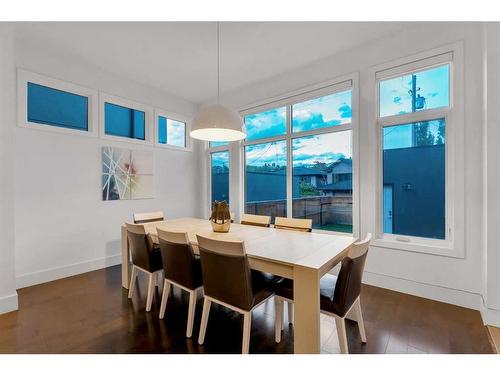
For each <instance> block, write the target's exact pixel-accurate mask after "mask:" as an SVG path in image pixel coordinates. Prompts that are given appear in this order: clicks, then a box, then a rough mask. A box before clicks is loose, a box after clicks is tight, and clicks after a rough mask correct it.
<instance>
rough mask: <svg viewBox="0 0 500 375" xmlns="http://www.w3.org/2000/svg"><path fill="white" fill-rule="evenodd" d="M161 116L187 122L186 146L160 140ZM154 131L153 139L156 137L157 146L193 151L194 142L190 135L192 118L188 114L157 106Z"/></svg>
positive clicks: (155, 143)
mask: <svg viewBox="0 0 500 375" xmlns="http://www.w3.org/2000/svg"><path fill="white" fill-rule="evenodd" d="M160 116H162V117H165V118H167V119H170V120H174V121H179V122H183V123H184V124H185V133H184V144H185V146H184V147H181V146H175V145H171V144H168V143H160V142H159V137H158V117H160ZM153 132H154V135H153V139H154V145H155V147H160V148H164V149H169V150H176V151H189V152H192V151H193V142H192V140H191V137H190V135H189V134H190V133H191V120H190V119H189V118H188V117H186V116H183V115H180V114H178V113H174V112H170V111H166V110H163V109H158V108H156V109H155V110H154V120H153Z"/></svg>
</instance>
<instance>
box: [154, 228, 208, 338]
mask: <svg viewBox="0 0 500 375" xmlns="http://www.w3.org/2000/svg"><path fill="white" fill-rule="evenodd" d="M157 232H158V240H159V242H160V251H161V257H162V260H163V271H164V275H165V280H164V282H163V295H162V298H161V307H160V319H163V317H164V315H165V309H166V307H167V300H168V295H169V292H170V286H171V285H175V286H177V287H179V288H181V289H182V290H185V291H187V292H188V293H189V309H188V321H187V328H186V337H191V335H192V334H193V322H194V313H195V309H196V295H197V291H198V290H200V289H201V288H203V281H202V278H201V263H200V258H199V257H197V256H196V255H195V254H194V252H193V249H192V248H191V245H190V243H189V238H188V235H187V233H178V232H177V233H176V232H167V231H164V230H161V229H157Z"/></svg>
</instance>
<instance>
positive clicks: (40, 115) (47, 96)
mask: <svg viewBox="0 0 500 375" xmlns="http://www.w3.org/2000/svg"><path fill="white" fill-rule="evenodd" d="M28 121H29V122H35V123H37V124H45V125H52V126H58V127H62V128H69V129H77V130H83V131H87V130H88V98H87V97H86V96H81V95H76V94H72V93H70V92H66V91H61V90H56V89H53V88H50V87H46V86H41V85H37V84H35V83H31V82H28Z"/></svg>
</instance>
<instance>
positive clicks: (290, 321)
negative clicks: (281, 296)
mask: <svg viewBox="0 0 500 375" xmlns="http://www.w3.org/2000/svg"><path fill="white" fill-rule="evenodd" d="M286 304H287V308H288V324H290V325H293V302H288V301H287V303H286Z"/></svg>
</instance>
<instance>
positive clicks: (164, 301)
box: [160, 280, 171, 319]
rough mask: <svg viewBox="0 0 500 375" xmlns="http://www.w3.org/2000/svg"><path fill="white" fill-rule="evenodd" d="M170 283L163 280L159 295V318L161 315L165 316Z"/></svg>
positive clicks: (161, 317)
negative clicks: (161, 290)
mask: <svg viewBox="0 0 500 375" xmlns="http://www.w3.org/2000/svg"><path fill="white" fill-rule="evenodd" d="M170 285H171V284H170V283H169V282H168V281H167V280H164V281H163V293H162V296H161V305H160V319H163V317H164V316H165V310H166V308H167V301H168V296H169V291H170V289H171V287H170Z"/></svg>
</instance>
